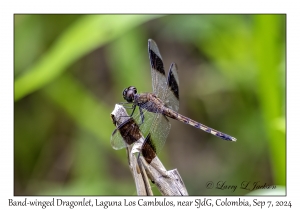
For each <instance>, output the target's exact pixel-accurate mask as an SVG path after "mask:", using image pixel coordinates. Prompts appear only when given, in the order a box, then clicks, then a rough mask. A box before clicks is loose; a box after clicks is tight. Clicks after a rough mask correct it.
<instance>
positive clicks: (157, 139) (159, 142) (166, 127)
mask: <svg viewBox="0 0 300 210" xmlns="http://www.w3.org/2000/svg"><path fill="white" fill-rule="evenodd" d="M170 129H171V123H170V122H169V120H168V119H167V118H166V117H165V116H164V115H162V114H157V115H156V116H155V119H154V121H153V123H152V125H151V129H150V133H151V139H152V141H153V144H154V147H155V148H154V150H155V151H156V153H159V152H160V151H161V149H162V148H163V146H164V145H165V142H166V139H167V137H168V135H169V132H170Z"/></svg>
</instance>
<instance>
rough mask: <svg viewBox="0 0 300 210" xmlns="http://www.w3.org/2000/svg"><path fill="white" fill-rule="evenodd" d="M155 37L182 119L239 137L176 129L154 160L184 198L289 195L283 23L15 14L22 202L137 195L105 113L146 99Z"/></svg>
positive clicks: (280, 18)
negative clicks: (260, 188) (179, 184)
mask: <svg viewBox="0 0 300 210" xmlns="http://www.w3.org/2000/svg"><path fill="white" fill-rule="evenodd" d="M149 38H152V39H154V40H155V41H156V43H157V44H158V46H159V49H160V52H161V55H162V57H163V59H164V63H165V69H166V70H167V69H168V68H169V66H170V63H171V62H176V63H177V65H178V69H179V79H180V98H181V102H180V109H179V112H180V113H181V114H183V115H185V116H187V117H190V118H192V119H194V120H197V121H199V122H201V123H203V124H205V125H207V126H210V127H213V128H215V129H217V130H220V131H222V132H225V133H227V134H229V135H232V136H234V137H236V138H237V139H238V140H237V142H235V143H232V142H226V141H222V140H220V139H218V138H216V137H214V136H213V135H210V134H207V133H205V132H202V131H200V130H198V129H195V128H193V127H191V126H188V125H185V124H183V123H180V122H177V121H174V120H171V123H172V129H171V131H170V134H169V137H168V140H167V142H166V145H165V147H164V149H163V150H162V152H161V153H160V154H159V158H160V159H161V160H162V162H163V163H164V165H165V166H166V168H167V169H168V170H170V169H174V168H177V169H178V171H179V173H180V174H181V176H182V179H183V181H184V182H185V185H186V187H187V190H188V192H189V194H190V195H246V194H248V193H250V192H251V191H248V190H245V189H240V188H239V187H240V185H241V183H242V182H243V181H247V182H250V185H251V186H252V184H253V183H254V182H259V185H263V184H266V185H277V186H280V185H281V186H285V184H286V138H285V137H286V135H285V118H286V117H285V110H286V107H285V102H286V101H285V94H286V92H285V91H286V87H285V81H286V80H285V77H286V72H285V66H286V60H285V59H286V51H285V49H286V42H285V40H286V16H285V15H167V16H161V15H15V16H14V101H15V103H14V193H15V195H136V192H135V185H134V181H133V178H132V176H131V173H130V171H129V168H128V165H127V158H126V152H125V150H119V151H115V150H113V149H112V147H111V146H110V135H111V132H112V131H113V129H114V126H113V124H112V121H111V119H110V113H111V111H112V110H113V108H114V105H115V104H116V103H118V102H122V101H123V98H122V91H123V89H124V88H125V87H127V86H129V85H134V86H136V87H137V88H138V90H139V91H140V92H151V78H150V64H149V60H148V53H147V40H148V39H149ZM208 181H212V182H214V183H215V184H216V183H217V182H218V181H226V185H237V186H238V189H237V190H236V191H234V192H232V190H220V189H215V188H214V189H206V183H207V182H208ZM250 185H249V186H250ZM278 189H279V188H278V187H277V191H276V190H273V191H272V192H274V193H275V194H276V193H281V194H282V193H284V192H285V191H284V190H278ZM283 189H284V188H283ZM153 190H154V192H155V194H156V195H159V192H158V191H157V190H156V187H155V186H154V185H153ZM269 191H270V190H269ZM252 193H253V192H252ZM254 194H255V192H254ZM259 194H260V193H259ZM262 194H263V193H262Z"/></svg>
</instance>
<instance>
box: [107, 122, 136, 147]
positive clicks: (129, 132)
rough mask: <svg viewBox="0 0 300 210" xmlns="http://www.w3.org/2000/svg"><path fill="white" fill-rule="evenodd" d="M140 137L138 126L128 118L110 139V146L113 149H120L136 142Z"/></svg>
mask: <svg viewBox="0 0 300 210" xmlns="http://www.w3.org/2000/svg"><path fill="white" fill-rule="evenodd" d="M141 137H142V134H141V132H140V129H139V126H138V125H137V124H136V122H135V120H134V119H133V118H132V117H128V119H127V120H125V121H124V122H123V123H122V124H121V125H119V126H118V127H117V129H116V130H115V131H114V132H113V134H112V137H111V145H112V147H113V148H114V149H122V148H124V147H126V146H128V145H131V144H133V143H135V142H136V141H138V140H139V139H140V138H141Z"/></svg>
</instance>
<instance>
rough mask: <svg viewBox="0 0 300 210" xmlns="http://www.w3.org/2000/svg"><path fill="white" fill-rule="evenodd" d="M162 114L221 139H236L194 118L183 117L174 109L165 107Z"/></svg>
mask: <svg viewBox="0 0 300 210" xmlns="http://www.w3.org/2000/svg"><path fill="white" fill-rule="evenodd" d="M163 114H165V115H166V116H168V117H170V118H173V119H175V120H179V121H180V122H183V123H185V124H188V125H191V126H193V127H195V128H198V129H201V130H203V131H205V132H207V133H210V134H212V135H214V136H217V137H219V138H221V139H223V140H226V141H236V138H234V137H232V136H229V135H227V134H225V133H222V132H220V131H217V130H215V129H212V128H210V127H208V126H206V125H203V124H201V123H199V122H197V121H195V120H192V119H190V118H188V117H185V116H183V115H181V114H179V113H177V112H175V111H173V110H171V109H168V108H166V109H165V110H164V112H163Z"/></svg>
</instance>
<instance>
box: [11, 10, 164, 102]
mask: <svg viewBox="0 0 300 210" xmlns="http://www.w3.org/2000/svg"><path fill="white" fill-rule="evenodd" d="M157 17H159V16H154V15H86V16H83V17H82V18H80V19H79V20H78V21H76V23H74V24H73V25H72V26H71V27H70V28H69V29H67V30H66V31H65V32H64V33H63V34H62V35H61V37H60V38H59V39H58V40H57V41H56V43H55V44H54V45H53V46H52V48H51V49H50V50H49V51H48V52H47V53H46V54H45V55H43V56H42V57H41V58H40V60H39V61H38V62H37V63H35V64H34V65H33V66H32V67H31V68H30V69H29V70H27V71H26V73H25V75H23V76H20V77H19V78H17V79H16V80H15V101H17V100H19V99H21V98H22V97H24V96H25V95H27V94H29V93H31V92H33V91H35V90H37V89H39V88H41V87H43V86H44V85H46V84H47V83H49V82H50V81H52V80H53V79H54V78H56V77H57V76H58V75H60V74H61V73H62V72H63V71H64V70H66V68H67V67H68V66H69V65H70V64H71V63H73V62H74V61H75V60H77V59H78V58H79V57H81V56H83V55H85V54H86V53H88V52H90V51H92V50H94V49H95V48H97V47H99V46H100V45H103V44H105V43H107V42H109V41H111V40H113V39H114V38H116V37H118V36H121V35H122V34H123V33H125V32H126V31H128V30H129V29H132V28H133V27H135V26H137V25H139V24H141V23H143V22H146V21H148V20H151V19H153V18H157Z"/></svg>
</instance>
